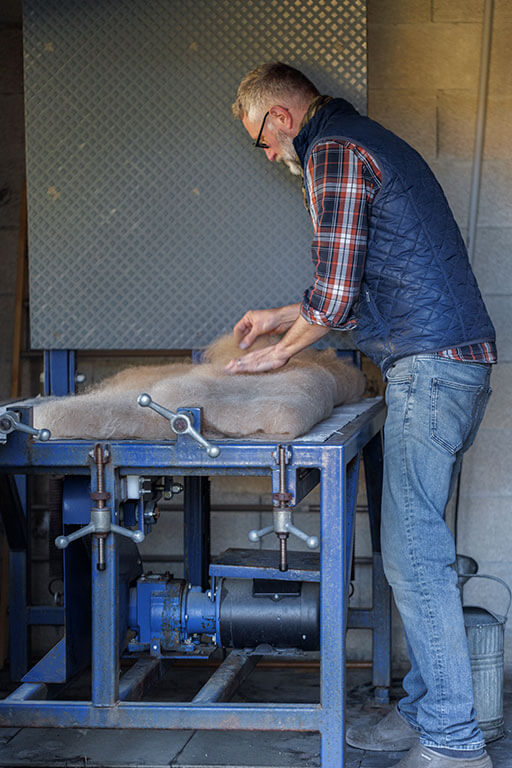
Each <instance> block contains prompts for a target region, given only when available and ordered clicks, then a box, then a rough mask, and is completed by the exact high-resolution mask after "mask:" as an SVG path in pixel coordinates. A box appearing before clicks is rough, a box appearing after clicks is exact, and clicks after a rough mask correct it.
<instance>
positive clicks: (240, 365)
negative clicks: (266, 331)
mask: <svg viewBox="0 0 512 768" xmlns="http://www.w3.org/2000/svg"><path fill="white" fill-rule="evenodd" d="M289 358H290V355H289V354H288V353H287V352H286V350H284V349H283V348H282V347H281V346H280V344H273V345H272V346H270V347H265V348H264V349H257V350H256V351H255V352H249V354H248V355H244V356H243V357H239V358H238V359H237V360H230V362H229V363H228V364H227V365H226V367H225V368H224V370H225V371H226V373H263V372H264V371H272V370H274V369H275V368H281V367H282V366H283V365H285V364H286V363H287V362H288V360H289Z"/></svg>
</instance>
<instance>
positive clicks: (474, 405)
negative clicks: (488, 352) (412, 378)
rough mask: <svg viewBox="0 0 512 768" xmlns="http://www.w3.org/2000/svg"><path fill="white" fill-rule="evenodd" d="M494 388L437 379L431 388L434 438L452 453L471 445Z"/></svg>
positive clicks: (431, 420)
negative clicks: (469, 442)
mask: <svg viewBox="0 0 512 768" xmlns="http://www.w3.org/2000/svg"><path fill="white" fill-rule="evenodd" d="M490 392H491V390H490V389H488V387H486V386H482V385H478V384H465V383H463V382H454V381H445V380H443V379H437V378H434V379H432V381H431V390H430V437H431V439H432V440H433V441H434V442H435V443H437V444H438V445H439V446H441V447H442V448H444V449H445V450H446V451H448V452H449V453H452V454H455V453H457V452H458V451H460V450H461V448H464V449H466V448H469V444H468V440H469V439H470V438H471V437H474V435H475V434H476V431H477V429H478V426H479V424H480V421H481V420H482V417H483V414H484V410H485V405H486V404H487V400H488V398H489V395H490Z"/></svg>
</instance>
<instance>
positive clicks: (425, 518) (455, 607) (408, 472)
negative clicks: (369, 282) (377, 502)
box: [382, 354, 491, 751]
mask: <svg viewBox="0 0 512 768" xmlns="http://www.w3.org/2000/svg"><path fill="white" fill-rule="evenodd" d="M490 370H491V366H490V365H487V364H483V363H466V362H458V361H453V360H448V359H444V358H440V357H437V356H436V355H432V354H421V355H413V356H411V357H407V358H404V359H402V360H399V361H398V362H397V363H395V365H393V366H392V367H391V368H390V369H389V371H388V372H387V380H388V386H387V389H386V402H387V405H388V415H387V419H386V424H385V427H384V485H383V497H382V555H383V561H384V570H385V573H386V577H387V579H388V581H389V583H390V585H391V587H392V589H393V594H394V598H395V602H396V604H397V607H398V610H399V611H400V615H401V617H402V622H403V625H404V630H405V636H406V641H407V648H408V651H409V658H410V662H411V669H410V671H409V672H408V674H407V675H406V677H405V679H404V682H403V685H404V689H405V691H406V694H407V695H406V696H405V698H403V699H402V700H401V701H400V702H399V705H398V709H399V712H400V714H401V715H402V716H403V717H404V718H405V719H406V720H407V721H408V722H409V723H410V725H412V726H413V728H415V729H416V730H418V732H419V734H420V741H421V743H422V744H424V745H425V746H429V747H442V748H446V749H459V750H461V751H463V750H467V751H470V750H476V749H480V748H481V747H482V746H483V745H484V741H483V738H482V733H481V731H480V729H479V727H478V723H477V722H476V718H475V710H474V708H473V686H472V680H471V666H470V662H469V655H468V649H467V640H466V634H465V631H464V621H463V615H462V606H461V600H460V594H459V591H458V588H457V574H456V572H455V570H454V568H453V567H452V564H453V563H454V561H455V545H454V541H453V536H452V534H451V532H450V530H449V528H448V526H447V525H446V523H445V519H444V515H445V507H446V504H447V502H448V500H449V498H450V496H451V494H452V492H453V489H454V487H455V483H456V480H457V475H458V473H459V470H460V465H461V460H462V454H463V453H464V452H465V451H466V450H467V449H468V448H469V446H470V445H471V444H472V442H473V440H474V438H475V435H476V433H477V430H478V427H479V425H480V422H481V420H482V417H483V414H484V411H485V406H486V404H487V401H488V399H489V396H490V393H491V390H490V389H489V379H490Z"/></svg>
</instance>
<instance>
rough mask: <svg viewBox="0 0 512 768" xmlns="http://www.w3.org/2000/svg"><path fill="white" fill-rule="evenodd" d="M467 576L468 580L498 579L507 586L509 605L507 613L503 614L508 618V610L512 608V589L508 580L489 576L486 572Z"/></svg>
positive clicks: (499, 582)
mask: <svg viewBox="0 0 512 768" xmlns="http://www.w3.org/2000/svg"><path fill="white" fill-rule="evenodd" d="M467 578H468V580H469V579H491V580H492V581H497V582H498V584H502V585H503V586H504V587H505V589H506V590H507V592H508V605H507V610H506V611H505V613H504V615H503V618H504V619H505V620H506V618H507V616H508V612H509V610H510V605H511V603H512V590H511V589H510V587H509V585H508V584H507V582H506V581H503V579H500V578H499V576H489V575H488V574H486V573H472V574H471V575H470V576H468V577H467ZM491 613H493V612H492V611H491ZM493 615H494V614H493Z"/></svg>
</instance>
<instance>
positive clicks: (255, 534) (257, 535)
mask: <svg viewBox="0 0 512 768" xmlns="http://www.w3.org/2000/svg"><path fill="white" fill-rule="evenodd" d="M273 531H274V526H273V525H267V527H266V528H260V530H259V531H258V530H257V529H256V528H254V529H253V530H252V531H249V533H248V534H247V536H248V538H249V541H252V542H253V543H254V544H256V543H257V542H258V541H259V540H260V539H262V538H263V537H264V536H266V535H267V533H272V532H273Z"/></svg>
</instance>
